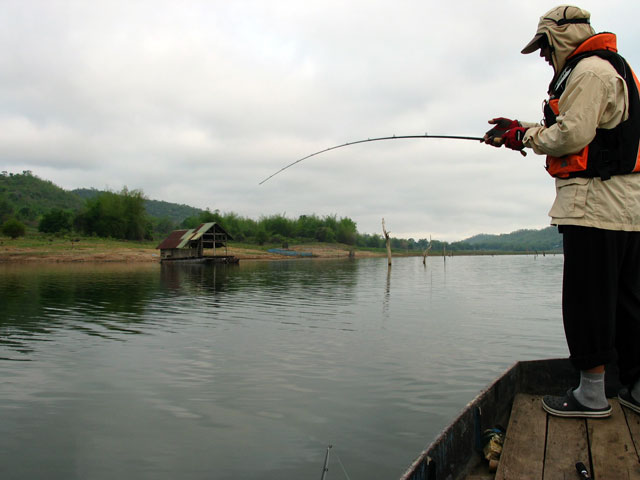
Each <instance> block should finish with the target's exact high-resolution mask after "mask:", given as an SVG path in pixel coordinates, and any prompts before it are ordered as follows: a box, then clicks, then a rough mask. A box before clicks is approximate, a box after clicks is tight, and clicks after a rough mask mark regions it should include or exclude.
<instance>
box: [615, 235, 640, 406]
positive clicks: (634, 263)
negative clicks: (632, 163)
mask: <svg viewBox="0 0 640 480" xmlns="http://www.w3.org/2000/svg"><path fill="white" fill-rule="evenodd" d="M625 240H626V242H625V256H624V258H623V259H622V266H621V271H620V292H619V295H618V305H617V312H616V313H617V315H616V317H617V331H616V342H615V343H616V350H617V351H618V366H619V367H620V381H621V382H622V384H623V385H627V386H628V387H627V388H626V389H623V390H622V391H621V392H620V394H619V395H618V398H619V400H620V403H622V404H623V405H625V406H627V407H629V408H632V409H634V410H636V411H638V412H640V346H639V345H638V343H639V341H640V268H639V267H638V266H639V265H640V232H629V233H627V235H626V239H625Z"/></svg>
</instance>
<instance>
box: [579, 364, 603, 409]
mask: <svg viewBox="0 0 640 480" xmlns="http://www.w3.org/2000/svg"><path fill="white" fill-rule="evenodd" d="M573 396H574V397H575V399H576V400H577V401H578V402H580V403H581V404H582V405H584V406H585V407H588V408H606V407H607V406H608V405H609V402H607V396H606V394H605V393H604V372H602V373H588V372H584V371H581V372H580V386H579V387H578V388H576V389H575V390H574V391H573Z"/></svg>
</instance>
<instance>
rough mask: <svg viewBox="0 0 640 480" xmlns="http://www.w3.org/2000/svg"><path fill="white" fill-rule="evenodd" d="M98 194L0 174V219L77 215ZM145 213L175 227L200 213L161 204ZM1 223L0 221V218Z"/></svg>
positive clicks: (149, 205)
mask: <svg viewBox="0 0 640 480" xmlns="http://www.w3.org/2000/svg"><path fill="white" fill-rule="evenodd" d="M100 193H102V191H101V190H96V189H95V188H78V189H76V190H71V191H69V190H64V189H63V188H60V187H59V186H57V185H55V184H53V183H52V182H51V181H49V180H43V179H41V178H39V177H38V176H36V175H34V174H33V173H32V172H31V171H29V170H25V171H24V172H22V173H21V174H20V173H18V174H9V173H8V172H2V174H0V210H1V211H0V217H2V211H5V210H7V211H9V210H10V211H11V213H12V214H13V215H15V216H17V217H18V218H19V219H21V220H23V221H27V222H29V221H36V220H38V218H39V217H41V216H42V215H44V214H45V213H47V212H49V210H51V209H52V208H60V209H62V210H70V211H73V212H77V211H79V210H81V209H82V208H83V207H84V206H85V201H86V200H87V199H89V198H93V197H95V196H96V195H98V194H100ZM144 205H145V210H146V211H147V213H148V214H149V216H151V217H155V218H168V219H170V220H171V221H172V222H174V223H176V224H179V223H180V222H182V221H183V220H184V219H185V218H187V217H193V216H197V215H200V214H201V213H202V212H203V210H201V209H199V208H195V207H190V206H188V205H181V204H177V203H170V202H165V201H161V200H148V199H145V202H144ZM0 223H2V218H0Z"/></svg>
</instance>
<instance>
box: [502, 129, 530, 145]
mask: <svg viewBox="0 0 640 480" xmlns="http://www.w3.org/2000/svg"><path fill="white" fill-rule="evenodd" d="M526 131H527V129H526V128H524V127H515V128H512V129H511V130H507V132H506V133H505V134H504V135H503V136H502V143H504V146H505V147H507V148H510V149H511V150H522V149H523V148H524V144H523V143H522V139H523V138H524V133H525V132H526Z"/></svg>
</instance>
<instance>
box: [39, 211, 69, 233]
mask: <svg viewBox="0 0 640 480" xmlns="http://www.w3.org/2000/svg"><path fill="white" fill-rule="evenodd" d="M72 220H73V214H72V213H71V212H69V211H67V210H62V209H61V208H52V209H51V210H50V211H49V212H48V213H46V214H44V215H43V216H42V220H40V224H39V225H38V231H40V232H43V233H57V232H63V231H68V230H71V225H72Z"/></svg>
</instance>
